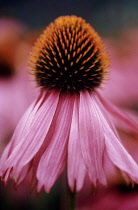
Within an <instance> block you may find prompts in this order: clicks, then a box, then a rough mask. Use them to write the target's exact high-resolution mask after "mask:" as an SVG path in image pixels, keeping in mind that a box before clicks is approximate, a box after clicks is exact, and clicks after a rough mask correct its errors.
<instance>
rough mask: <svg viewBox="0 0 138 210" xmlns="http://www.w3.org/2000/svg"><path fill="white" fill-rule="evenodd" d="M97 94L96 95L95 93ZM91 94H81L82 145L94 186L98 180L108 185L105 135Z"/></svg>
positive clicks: (80, 130) (80, 122)
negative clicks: (105, 165)
mask: <svg viewBox="0 0 138 210" xmlns="http://www.w3.org/2000/svg"><path fill="white" fill-rule="evenodd" d="M93 94H95V93H93ZM91 97H92V96H90V95H89V93H88V92H87V91H86V92H81V93H80V109H79V132H80V145H81V150H82V155H83V159H84V162H85V164H86V166H87V170H88V174H89V177H90V179H91V181H92V183H93V184H94V185H96V181H97V179H98V180H99V181H100V182H101V183H103V184H106V178H105V174H104V170H103V163H102V161H103V152H104V144H105V142H104V135H103V128H102V125H101V123H100V119H99V115H98V112H97V110H96V107H95V106H96V105H95V103H94V102H93V99H91Z"/></svg>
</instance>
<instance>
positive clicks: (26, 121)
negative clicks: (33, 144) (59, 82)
mask: <svg viewBox="0 0 138 210" xmlns="http://www.w3.org/2000/svg"><path fill="white" fill-rule="evenodd" d="M44 96H45V94H44V93H40V96H39V97H38V99H37V100H35V101H34V102H33V103H32V104H31V105H30V106H29V108H28V109H27V111H26V112H25V114H24V115H23V117H22V118H21V120H20V122H19V123H18V125H17V127H16V130H15V132H14V134H13V137H12V140H11V141H10V142H9V144H8V145H7V147H6V148H5V150H4V152H3V155H2V157H1V160H0V165H2V163H5V160H6V159H7V158H8V156H9V155H10V153H11V151H12V150H13V148H14V147H15V146H16V145H17V144H18V143H19V139H21V138H22V135H24V133H26V132H27V130H29V128H30V126H31V123H32V121H31V120H30V118H31V119H32V120H33V118H34V115H35V114H36V111H37V110H38V108H39V107H40V105H41V103H42V101H43V99H44Z"/></svg>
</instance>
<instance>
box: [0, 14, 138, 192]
mask: <svg viewBox="0 0 138 210" xmlns="http://www.w3.org/2000/svg"><path fill="white" fill-rule="evenodd" d="M29 66H30V67H31V68H32V70H33V73H34V75H35V78H36V81H37V84H38V86H40V95H39V97H38V98H37V99H36V101H34V103H33V104H32V105H31V106H30V107H29V108H28V110H27V111H26V113H25V114H24V116H23V117H22V119H21V121H20V122H19V124H18V126H17V128H16V130H15V133H14V135H13V137H12V139H11V141H10V143H9V145H8V146H7V148H6V149H5V151H4V153H3V155H2V158H1V162H0V165H1V166H0V167H1V168H0V175H1V177H2V179H3V180H4V181H5V182H7V180H8V179H9V178H13V179H14V180H15V181H16V183H17V184H19V183H21V182H22V181H23V180H24V179H25V177H26V176H27V175H28V174H32V184H36V185H37V191H38V192H39V191H40V190H41V189H42V188H43V187H44V189H45V191H46V192H49V191H50V189H51V187H52V186H53V185H54V183H55V181H56V180H57V178H58V177H59V175H60V174H61V173H62V171H63V170H64V169H65V168H67V176H68V184H69V187H70V189H71V190H72V191H75V190H76V191H80V190H81V188H82V187H83V184H84V178H85V176H86V175H88V176H89V179H90V181H91V183H92V185H94V186H96V185H97V183H102V184H104V185H105V184H106V175H105V171H104V167H103V163H104V155H105V153H106V154H107V156H108V158H109V159H110V160H111V162H112V163H113V165H115V166H116V167H118V168H119V169H120V171H121V172H122V173H123V175H124V174H125V175H126V176H127V177H128V178H129V179H130V180H132V181H134V182H138V166H137V164H136V163H135V161H134V160H133V159H132V157H131V156H130V155H129V154H128V152H127V151H126V150H125V148H124V147H123V146H122V144H121V142H120V139H119V136H118V134H117V131H116V129H115V126H114V123H113V122H112V120H111V118H110V115H113V116H114V115H116V116H117V117H118V119H120V121H121V122H123V123H125V124H127V126H128V127H129V128H131V129H132V130H136V129H137V126H136V125H135V123H133V122H132V121H131V120H129V119H128V118H127V116H125V115H124V114H122V113H121V112H120V111H119V110H118V109H117V108H115V107H113V106H112V105H111V104H110V103H109V102H107V101H106V100H105V99H104V98H103V97H102V95H101V94H100V93H99V90H98V88H99V87H100V85H101V83H102V82H103V81H104V79H105V78H106V75H107V73H108V66H109V59H108V55H107V53H106V50H105V49H104V45H103V43H102V41H101V39H100V37H99V36H98V34H97V33H96V32H95V30H94V29H93V28H92V27H91V26H90V25H89V24H88V23H86V22H85V20H83V19H82V18H80V17H76V16H63V17H59V18H57V19H56V20H55V21H54V22H53V23H51V24H50V25H49V26H48V27H47V28H46V29H45V31H44V32H43V34H42V35H41V36H40V38H39V39H38V40H37V42H36V44H35V46H34V48H33V51H32V54H31V56H30V60H29Z"/></svg>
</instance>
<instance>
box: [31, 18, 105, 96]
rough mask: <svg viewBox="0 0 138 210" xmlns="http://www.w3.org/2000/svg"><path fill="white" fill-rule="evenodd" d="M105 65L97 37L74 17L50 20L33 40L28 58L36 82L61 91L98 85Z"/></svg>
mask: <svg viewBox="0 0 138 210" xmlns="http://www.w3.org/2000/svg"><path fill="white" fill-rule="evenodd" d="M108 64H109V61H108V56H107V53H106V51H105V49H104V45H103V43H102V41H101V39H100V37H99V36H98V34H97V33H96V32H95V30H94V29H93V28H92V27H91V26H90V25H89V24H88V23H86V22H85V20H83V19H82V18H80V17H76V16H65V17H59V18H57V19H56V20H55V21H54V22H53V23H51V24H50V25H49V26H48V27H47V28H46V29H45V31H44V32H43V34H42V35H41V36H40V38H39V39H38V41H37V42H36V45H35V47H34V49H33V52H32V55H31V58H30V66H31V67H33V69H34V71H35V76H36V78H37V82H38V84H39V85H40V86H41V87H43V88H48V89H50V90H53V89H57V90H60V91H63V92H77V91H81V90H92V89H94V88H95V87H98V86H99V85H100V83H101V81H102V80H103V78H104V77H105V76H106V73H107V71H106V70H105V69H106V67H108Z"/></svg>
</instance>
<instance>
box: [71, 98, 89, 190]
mask: <svg viewBox="0 0 138 210" xmlns="http://www.w3.org/2000/svg"><path fill="white" fill-rule="evenodd" d="M78 100H79V98H76V100H75V102H74V108H73V116H72V122H71V129H70V136H69V143H68V162H67V163H68V165H67V166H68V168H67V172H68V182H69V186H70V188H71V190H72V191H73V190H74V189H75V187H76V190H77V191H80V189H81V188H82V186H83V182H84V178H85V174H86V167H85V164H84V161H83V158H82V154H81V148H80V143H79V141H80V138H79V126H78V125H79V105H78V102H79V101H78Z"/></svg>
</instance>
